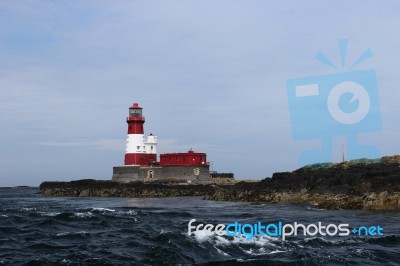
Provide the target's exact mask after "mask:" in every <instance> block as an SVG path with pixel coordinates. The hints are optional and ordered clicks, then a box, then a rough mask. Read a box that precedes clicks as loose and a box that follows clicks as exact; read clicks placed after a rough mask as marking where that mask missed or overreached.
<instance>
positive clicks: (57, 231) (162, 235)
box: [0, 188, 400, 265]
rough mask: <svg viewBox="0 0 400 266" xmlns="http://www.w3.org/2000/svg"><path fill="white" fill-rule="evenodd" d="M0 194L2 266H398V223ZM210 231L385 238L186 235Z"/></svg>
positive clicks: (167, 202) (386, 215)
mask: <svg viewBox="0 0 400 266" xmlns="http://www.w3.org/2000/svg"><path fill="white" fill-rule="evenodd" d="M35 193H36V190H35V189H10V188H0V265H187V264H189V265H191V264H200V265H202V264H207V265H242V264H244V265H326V264H331V265H342V264H347V265H367V264H368V265H375V264H376V265H399V264H400V213H399V212H371V211H369V212H366V211H348V210H346V211H344V210H343V211H327V210H320V209H317V208H314V207H313V206H311V205H276V204H249V203H232V202H214V201H205V200H202V199H201V198H199V197H184V198H141V199H137V198H132V199H129V198H46V197H42V196H41V195H38V194H35ZM191 219H196V220H197V221H198V222H202V223H211V224H215V225H216V224H218V223H225V224H229V223H232V222H234V221H238V222H240V223H256V222H258V221H262V222H265V223H276V222H278V221H282V222H285V223H293V222H301V223H304V224H309V223H316V222H318V221H321V222H324V223H337V224H339V223H349V224H350V225H352V226H361V225H368V226H370V225H378V224H379V225H381V226H382V227H383V228H384V236H380V237H366V236H362V237H361V236H354V235H350V236H346V237H339V236H337V237H304V236H297V237H289V238H288V239H287V240H286V241H283V240H282V239H281V238H272V237H265V236H264V237H255V238H253V239H252V240H250V241H248V240H246V239H245V236H235V237H230V236H218V235H216V234H205V233H196V234H193V235H192V236H188V235H187V230H188V229H187V226H188V221H189V220H191Z"/></svg>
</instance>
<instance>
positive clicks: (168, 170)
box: [112, 165, 212, 183]
mask: <svg viewBox="0 0 400 266" xmlns="http://www.w3.org/2000/svg"><path fill="white" fill-rule="evenodd" d="M112 180H113V181H117V182H123V183H128V182H133V181H152V180H162V181H166V182H188V183H192V182H194V183H209V182H212V179H211V176H210V170H209V165H201V166H196V165H190V166H149V167H141V166H138V165H126V166H114V167H113V176H112Z"/></svg>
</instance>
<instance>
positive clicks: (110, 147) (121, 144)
mask: <svg viewBox="0 0 400 266" xmlns="http://www.w3.org/2000/svg"><path fill="white" fill-rule="evenodd" d="M31 145H39V146H53V147H83V148H90V149H99V150H106V151H119V152H120V151H123V150H124V148H125V140H121V139H98V140H80V141H45V142H32V143H31Z"/></svg>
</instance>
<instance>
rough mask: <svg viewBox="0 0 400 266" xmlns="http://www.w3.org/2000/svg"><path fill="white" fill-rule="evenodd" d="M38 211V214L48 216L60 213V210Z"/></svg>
mask: <svg viewBox="0 0 400 266" xmlns="http://www.w3.org/2000/svg"><path fill="white" fill-rule="evenodd" d="M38 213H39V214H40V216H50V217H54V216H57V215H59V214H61V213H60V212H38Z"/></svg>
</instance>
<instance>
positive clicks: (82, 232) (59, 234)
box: [56, 231, 89, 236]
mask: <svg viewBox="0 0 400 266" xmlns="http://www.w3.org/2000/svg"><path fill="white" fill-rule="evenodd" d="M74 235H81V236H85V235H89V233H88V232H86V231H79V232H63V233H58V234H57V235H56V236H74Z"/></svg>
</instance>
